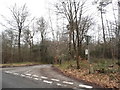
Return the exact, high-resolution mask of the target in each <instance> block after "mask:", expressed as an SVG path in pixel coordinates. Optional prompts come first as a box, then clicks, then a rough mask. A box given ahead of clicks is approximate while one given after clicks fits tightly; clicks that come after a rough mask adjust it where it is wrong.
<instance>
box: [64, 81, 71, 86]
mask: <svg viewBox="0 0 120 90" xmlns="http://www.w3.org/2000/svg"><path fill="white" fill-rule="evenodd" d="M63 83H66V84H71V85H72V84H73V82H67V81H63Z"/></svg>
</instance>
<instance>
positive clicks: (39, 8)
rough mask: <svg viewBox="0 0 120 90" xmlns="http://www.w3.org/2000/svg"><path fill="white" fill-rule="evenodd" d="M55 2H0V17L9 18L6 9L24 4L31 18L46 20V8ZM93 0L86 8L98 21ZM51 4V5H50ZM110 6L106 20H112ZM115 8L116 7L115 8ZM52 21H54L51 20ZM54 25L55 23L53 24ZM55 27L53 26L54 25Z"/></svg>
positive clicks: (22, 0) (53, 0)
mask: <svg viewBox="0 0 120 90" xmlns="http://www.w3.org/2000/svg"><path fill="white" fill-rule="evenodd" d="M56 1H57V0H0V15H4V16H5V17H8V16H10V11H9V9H8V8H10V7H12V6H14V4H15V3H16V4H17V6H22V5H24V4H25V3H26V5H27V7H28V10H29V12H30V13H31V17H41V16H44V17H45V19H46V20H48V18H49V15H48V14H49V12H48V8H50V9H51V8H52V3H54V2H56ZM92 1H93V0H88V3H87V4H88V6H89V12H88V14H89V13H90V14H91V13H94V14H93V17H94V18H96V21H99V20H100V19H98V17H100V16H99V13H98V12H97V9H96V6H93V5H92ZM113 1H114V2H117V0H113ZM50 4H51V5H50ZM111 8H112V6H111V5H110V6H108V7H107V11H108V12H109V13H108V14H107V18H108V19H113V18H114V17H113V13H112V9H111ZM115 8H116V7H115ZM51 16H52V19H55V15H51ZM53 21H54V20H53ZM0 22H4V20H3V18H2V17H1V16H0ZM53 23H55V21H54V22H53ZM54 26H55V24H54ZM2 29H3V27H2V26H0V30H2Z"/></svg>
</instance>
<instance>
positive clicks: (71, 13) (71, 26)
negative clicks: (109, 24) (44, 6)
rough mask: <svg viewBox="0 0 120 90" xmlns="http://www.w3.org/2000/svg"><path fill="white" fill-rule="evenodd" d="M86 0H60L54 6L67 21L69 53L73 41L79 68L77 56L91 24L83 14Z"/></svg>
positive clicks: (78, 56)
mask: <svg viewBox="0 0 120 90" xmlns="http://www.w3.org/2000/svg"><path fill="white" fill-rule="evenodd" d="M85 3H86V0H83V1H77V0H65V1H61V2H60V4H59V5H57V6H56V8H57V10H58V12H59V13H60V14H62V15H64V16H65V17H66V19H67V21H68V26H67V28H68V30H69V31H68V34H69V53H70V54H71V47H72V42H73V47H74V53H75V57H76V63H77V68H78V69H79V68H80V65H79V58H80V52H81V46H82V41H83V39H84V35H85V34H86V33H87V31H88V29H89V27H90V26H91V24H90V23H89V21H90V19H89V18H88V17H86V18H85V17H84V16H83V14H84V13H83V12H85V11H84V6H85Z"/></svg>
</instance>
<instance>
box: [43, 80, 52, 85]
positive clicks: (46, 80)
mask: <svg viewBox="0 0 120 90" xmlns="http://www.w3.org/2000/svg"><path fill="white" fill-rule="evenodd" d="M43 82H45V83H49V84H51V83H53V82H52V81H47V80H43Z"/></svg>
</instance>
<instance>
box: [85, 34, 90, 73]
mask: <svg viewBox="0 0 120 90" xmlns="http://www.w3.org/2000/svg"><path fill="white" fill-rule="evenodd" d="M90 39H91V36H89V35H85V40H86V43H87V49H86V50H85V54H86V55H87V58H88V62H89V64H90V49H89V43H90ZM89 69H91V66H90V68H89ZM89 73H91V70H89Z"/></svg>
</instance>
